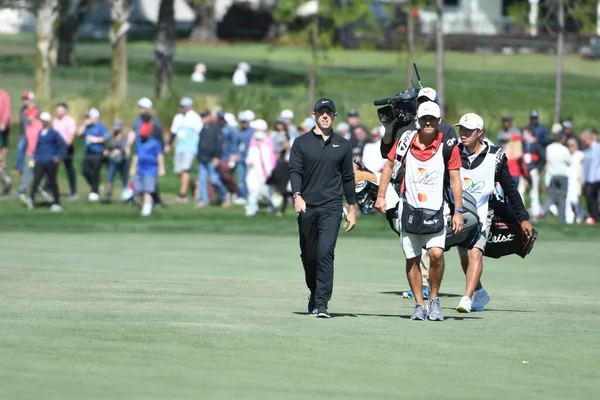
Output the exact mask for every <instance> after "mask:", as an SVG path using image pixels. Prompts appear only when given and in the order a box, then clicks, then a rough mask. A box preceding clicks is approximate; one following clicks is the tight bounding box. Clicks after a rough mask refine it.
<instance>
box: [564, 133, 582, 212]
mask: <svg viewBox="0 0 600 400" xmlns="http://www.w3.org/2000/svg"><path fill="white" fill-rule="evenodd" d="M567 147H568V148H569V151H570V152H571V165H570V166H569V171H568V176H569V187H568V189H567V209H566V210H565V215H566V221H567V223H568V224H572V223H573V222H575V221H577V222H578V223H580V222H581V221H583V220H584V218H585V212H584V211H583V206H582V205H581V201H580V198H581V188H582V179H581V178H582V174H583V157H584V155H583V151H581V150H579V143H578V142H577V140H575V139H574V138H570V139H568V140H567Z"/></svg>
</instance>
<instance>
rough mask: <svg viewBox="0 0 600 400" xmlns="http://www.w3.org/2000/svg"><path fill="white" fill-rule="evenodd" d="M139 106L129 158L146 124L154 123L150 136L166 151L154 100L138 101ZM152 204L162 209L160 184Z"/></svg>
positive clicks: (134, 122)
mask: <svg viewBox="0 0 600 400" xmlns="http://www.w3.org/2000/svg"><path fill="white" fill-rule="evenodd" d="M137 105H138V111H139V114H138V116H137V117H136V118H135V119H134V120H133V122H132V124H131V131H130V132H129V135H128V138H127V155H128V156H129V155H130V154H131V146H132V145H133V143H135V141H136V139H137V138H138V137H139V133H140V127H141V126H142V124H143V123H145V122H151V123H152V133H151V134H150V135H151V136H152V137H154V138H155V139H156V140H158V141H159V142H160V144H161V146H162V147H163V150H164V146H165V139H164V136H163V130H162V124H161V123H160V120H159V119H158V117H157V116H156V115H154V114H153V113H152V107H153V104H152V100H150V99H149V98H147V97H142V98H141V99H140V100H139V101H138V103H137ZM152 202H153V203H154V206H155V207H162V201H161V199H160V192H159V190H158V184H157V185H156V188H155V191H154V193H153V194H152Z"/></svg>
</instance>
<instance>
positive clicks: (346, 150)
mask: <svg viewBox="0 0 600 400" xmlns="http://www.w3.org/2000/svg"><path fill="white" fill-rule="evenodd" d="M289 174H290V183H291V185H292V193H296V192H299V193H300V194H301V196H302V198H303V199H304V201H305V202H306V205H308V206H319V205H322V204H325V203H329V202H332V201H341V200H342V196H344V195H345V196H346V201H347V202H348V204H349V205H354V204H356V191H355V187H354V185H355V183H354V168H353V166H352V147H351V146H350V142H349V141H348V140H346V139H344V138H343V137H341V136H340V135H338V134H336V133H334V132H333V131H332V132H331V136H329V139H327V140H326V141H324V140H323V137H322V136H321V135H318V134H316V133H315V132H314V130H311V131H310V132H308V133H305V134H304V135H302V136H300V137H298V138H296V139H295V140H294V144H293V145H292V151H291V153H290V161H289Z"/></svg>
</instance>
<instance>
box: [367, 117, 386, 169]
mask: <svg viewBox="0 0 600 400" xmlns="http://www.w3.org/2000/svg"><path fill="white" fill-rule="evenodd" d="M384 130H385V128H384V127H383V126H377V127H375V128H373V129H372V130H371V137H372V138H373V142H372V143H367V144H365V147H364V149H363V156H362V162H363V164H364V166H365V167H366V168H367V169H368V170H370V171H371V172H375V173H377V172H381V170H382V169H383V166H384V165H385V163H386V161H387V160H386V159H385V158H382V157H381V150H380V146H381V138H382V137H383V134H384Z"/></svg>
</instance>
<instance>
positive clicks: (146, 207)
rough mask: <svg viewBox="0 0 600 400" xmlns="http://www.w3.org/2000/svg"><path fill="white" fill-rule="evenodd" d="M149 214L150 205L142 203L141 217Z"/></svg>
mask: <svg viewBox="0 0 600 400" xmlns="http://www.w3.org/2000/svg"><path fill="white" fill-rule="evenodd" d="M150 214H152V204H150V203H144V205H143V206H142V217H147V216H148V215H150Z"/></svg>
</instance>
